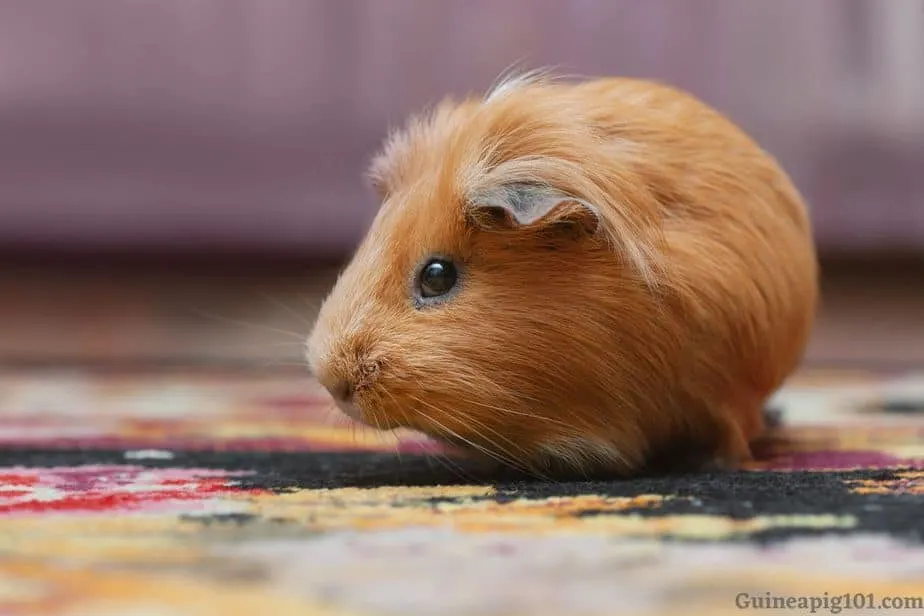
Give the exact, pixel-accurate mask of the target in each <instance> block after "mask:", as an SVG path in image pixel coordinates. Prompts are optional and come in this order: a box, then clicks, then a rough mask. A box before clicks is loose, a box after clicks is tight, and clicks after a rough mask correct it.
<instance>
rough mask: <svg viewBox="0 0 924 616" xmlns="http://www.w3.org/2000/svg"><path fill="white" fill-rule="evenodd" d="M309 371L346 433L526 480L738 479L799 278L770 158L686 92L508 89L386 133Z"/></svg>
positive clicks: (782, 358) (784, 347)
mask: <svg viewBox="0 0 924 616" xmlns="http://www.w3.org/2000/svg"><path fill="white" fill-rule="evenodd" d="M370 177H371V179H372V183H373V184H374V186H375V188H376V190H377V192H378V195H379V197H380V201H381V206H380V209H379V211H378V213H377V215H376V216H375V218H374V220H373V222H372V225H371V227H370V229H369V231H368V233H367V235H366V237H365V238H364V239H363V241H362V242H361V243H360V245H359V247H358V249H357V250H356V252H355V254H354V256H353V258H352V260H351V261H350V263H349V264H348V265H347V267H346V268H345V269H344V270H343V272H342V273H341V275H340V277H339V279H338V281H337V283H336V284H335V285H334V288H333V289H332V290H331V292H330V294H329V296H328V297H327V298H326V299H325V301H324V303H323V305H322V307H321V310H320V313H319V315H318V319H317V322H316V324H315V327H314V329H313V331H312V332H311V335H310V337H309V340H308V345H307V350H308V360H309V363H310V366H311V368H312V370H313V372H314V374H315V375H316V376H317V378H318V379H319V380H320V382H321V383H322V384H323V385H324V386H325V387H326V388H327V390H328V391H329V392H330V394H331V395H332V397H333V399H334V400H335V401H336V403H337V405H338V406H339V407H340V408H341V409H342V410H343V411H344V412H345V413H346V414H348V415H349V416H351V417H353V418H354V419H356V420H358V421H360V422H363V423H365V424H368V425H369V426H373V427H375V428H379V429H392V428H396V427H406V428H411V429H414V430H419V431H421V432H424V433H426V434H428V435H430V436H432V437H434V438H436V439H439V440H441V441H443V442H446V443H449V444H452V445H457V446H461V447H463V448H465V449H467V450H469V451H471V452H477V453H479V454H481V455H484V456H487V457H490V458H493V459H495V460H499V461H502V462H503V463H505V464H507V465H510V466H512V467H516V468H519V469H522V470H526V471H530V472H544V471H545V470H547V469H549V468H551V467H553V466H554V467H560V466H564V467H566V468H568V469H571V470H576V471H595V472H598V471H605V472H611V473H614V474H631V473H634V472H638V471H639V470H641V469H643V468H644V467H645V466H646V465H647V464H648V463H649V462H650V461H651V460H652V459H654V458H658V457H661V456H670V454H671V452H674V451H678V452H679V451H695V452H697V456H698V458H697V459H700V458H701V459H703V460H708V461H710V462H718V463H720V464H722V465H724V466H727V467H735V466H737V465H738V464H740V462H742V461H745V460H747V459H749V457H750V443H751V442H752V441H753V440H754V439H755V438H756V437H758V436H760V435H761V433H762V432H763V430H764V425H763V412H762V411H763V406H764V403H765V401H766V400H767V398H768V397H769V396H771V395H772V394H773V392H774V391H775V390H776V389H778V388H779V387H780V386H781V384H782V383H783V382H784V381H785V379H786V378H787V377H788V376H789V375H790V374H791V372H792V371H793V370H794V369H795V367H796V366H797V365H798V363H799V361H800V359H801V356H802V354H803V352H804V350H805V346H806V343H807V339H808V337H809V334H810V330H811V327H812V324H813V321H814V316H815V310H816V302H817V294H818V280H817V278H818V268H817V260H816V254H815V247H814V243H813V238H812V229H811V225H810V222H809V217H808V215H807V210H806V207H805V205H804V203H803V200H802V198H801V196H800V194H799V193H798V191H797V189H796V188H795V187H794V186H793V184H792V182H791V181H790V179H789V178H788V177H787V175H786V173H785V172H784V171H783V169H781V167H780V166H779V164H778V163H777V162H776V161H775V160H774V158H773V157H772V156H770V155H769V154H768V153H767V152H765V151H764V150H763V149H761V147H760V146H759V145H758V144H756V143H755V142H754V141H753V140H752V139H751V138H750V137H749V136H748V135H746V134H745V133H744V132H743V131H742V130H741V129H739V128H738V127H736V126H735V125H734V124H733V123H732V122H731V121H729V120H728V119H726V118H725V117H724V116H723V115H722V114H720V113H719V112H718V111H716V110H714V109H712V108H710V107H709V106H707V105H706V104H705V103H703V102H702V101H700V100H699V99H697V98H695V97H693V96H692V95H690V94H688V93H685V92H683V91H680V90H677V89H675V88H672V87H670V86H667V85H662V84H658V83H653V82H649V81H643V80H634V79H626V78H606V79H593V80H586V81H581V82H564V81H559V80H556V79H553V78H550V77H547V76H544V75H542V74H538V73H537V74H529V75H525V76H519V77H513V78H510V79H507V80H505V81H504V82H502V83H501V84H500V85H498V86H496V87H495V88H494V89H492V90H491V91H490V92H489V93H488V94H487V95H486V96H484V97H478V98H475V97H472V98H468V99H464V100H460V101H452V100H446V101H444V102H442V103H440V104H439V105H437V106H436V107H434V108H433V109H432V110H430V111H429V112H428V113H425V114H421V115H419V116H416V117H414V118H412V119H411V120H410V121H409V122H408V123H407V125H406V126H405V127H403V128H402V129H401V130H398V131H396V132H395V133H393V134H392V135H391V136H390V137H389V139H388V140H387V142H386V144H385V146H384V148H383V150H382V151H381V153H380V154H379V155H378V156H377V157H376V158H375V159H374V161H373V163H372V166H371V171H370Z"/></svg>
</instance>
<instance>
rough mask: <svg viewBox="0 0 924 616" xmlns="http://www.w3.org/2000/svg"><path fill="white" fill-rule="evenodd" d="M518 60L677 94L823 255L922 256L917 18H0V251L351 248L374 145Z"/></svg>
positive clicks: (296, 10) (783, 5)
mask: <svg viewBox="0 0 924 616" xmlns="http://www.w3.org/2000/svg"><path fill="white" fill-rule="evenodd" d="M517 60H522V61H523V63H524V65H525V66H536V65H546V64H552V65H558V66H560V67H561V68H562V70H563V71H564V72H569V73H581V74H629V75H638V76H649V77H656V78H661V79H666V80H669V81H671V82H674V83H676V84H677V85H680V86H682V87H686V88H688V89H690V90H692V91H694V92H695V93H697V94H699V95H700V96H702V97H703V98H705V99H706V100H708V101H709V102H711V103H713V104H715V105H716V106H718V107H719V108H721V109H723V110H724V111H726V112H727V113H729V114H730V115H731V116H732V117H733V118H734V119H735V120H737V121H738V122H739V123H741V124H742V125H744V126H745V127H746V128H747V129H748V130H750V131H751V132H752V133H753V134H754V135H755V136H756V137H757V138H758V139H759V140H761V141H762V142H763V143H764V144H765V146H766V147H767V148H768V149H770V150H771V151H772V152H774V153H775V154H777V155H778V156H779V157H780V158H781V160H782V162H783V163H784V165H785V166H786V167H787V168H788V169H789V170H790V171H791V173H792V174H793V176H794V178H795V179H796V182H797V183H798V184H799V186H800V187H801V188H802V190H803V191H804V192H805V194H806V195H807V197H808V198H809V199H810V201H811V203H812V205H813V211H814V216H815V220H816V224H817V234H818V238H819V242H820V243H821V245H822V246H823V247H824V248H827V249H838V250H859V249H881V248H906V249H915V250H919V251H922V252H924V78H922V75H924V2H921V1H918V0H903V1H895V2H884V1H882V0H815V1H813V2H805V1H804V0H774V1H773V2H749V3H745V2H740V1H738V0H697V1H696V2H688V1H686V0H645V2H639V1H638V0H569V1H568V2H562V1H559V0H548V1H541V0H440V1H439V2H433V1H432V0H328V1H324V0H315V1H311V0H136V1H134V2H125V1H123V0H80V1H79V2H74V1H72V0H57V1H56V0H0V245H2V246H7V247H9V246H20V247H29V246H32V247H48V248H81V247H86V248H93V247H109V248H118V247H125V248H147V249H163V250H175V249H182V248H208V247H227V248H252V249H267V250H299V251H303V252H335V253H337V252H343V251H348V250H350V249H351V248H352V245H353V243H354V242H355V241H356V240H357V239H358V238H359V237H360V236H361V234H362V232H363V230H364V228H365V225H366V224H367V223H368V221H369V219H370V218H371V216H372V215H373V213H374V208H375V203H374V202H373V201H372V199H371V196H370V194H369V193H368V192H367V191H366V189H365V187H364V185H363V183H362V180H361V174H362V172H363V170H364V166H365V164H366V160H367V158H368V157H369V155H371V154H372V153H373V150H374V149H375V147H376V146H377V144H378V142H379V140H380V139H381V138H382V137H383V136H384V135H385V133H386V130H387V129H388V127H389V126H392V125H394V124H396V123H397V122H399V121H400V120H401V119H402V118H403V117H404V116H405V114H407V113H408V112H409V111H412V110H416V109H418V108H419V107H421V106H422V105H426V104H428V103H431V102H433V101H434V100H436V99H437V98H439V97H441V96H442V95H444V94H456V95H461V94H465V93H466V92H470V91H478V90H482V89H483V88H485V87H486V86H488V85H489V84H490V83H491V81H492V80H493V79H494V78H495V77H496V76H497V74H498V73H500V72H501V71H502V70H503V69H504V68H505V67H507V66H509V65H510V64H511V63H513V62H514V61H517Z"/></svg>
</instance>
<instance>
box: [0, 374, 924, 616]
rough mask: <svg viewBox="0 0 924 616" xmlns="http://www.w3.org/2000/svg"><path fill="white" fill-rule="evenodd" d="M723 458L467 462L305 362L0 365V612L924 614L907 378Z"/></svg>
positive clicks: (785, 421)
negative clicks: (103, 368)
mask: <svg viewBox="0 0 924 616" xmlns="http://www.w3.org/2000/svg"><path fill="white" fill-rule="evenodd" d="M773 408H774V411H775V412H776V413H778V414H779V419H780V421H781V422H782V425H784V426H785V428H783V430H782V431H783V432H784V433H785V435H786V436H787V437H788V438H787V439H786V441H787V444H785V445H783V444H781V443H782V442H777V443H776V444H775V445H771V446H769V447H768V448H767V450H766V451H764V452H762V459H761V461H760V462H758V463H755V464H754V465H753V467H752V468H750V469H748V470H745V471H742V472H738V473H724V474H694V475H687V476H660V477H646V478H640V479H636V480H632V481H575V482H562V481H559V482H554V481H553V482H543V481H528V480H524V479H522V478H517V477H512V476H511V477H503V476H498V477H478V476H473V475H472V474H471V472H472V471H470V469H466V468H464V467H462V466H460V465H459V463H458V462H457V461H453V460H450V459H447V458H444V457H440V456H438V455H436V450H435V449H434V448H433V446H432V445H431V444H429V443H427V442H426V441H425V440H423V439H420V438H419V437H416V436H415V435H411V434H395V435H382V434H376V433H372V432H369V431H365V430H362V429H358V428H356V427H354V426H352V425H349V424H347V423H345V421H344V420H341V419H339V418H338V417H337V416H335V415H333V414H332V413H330V412H329V411H328V410H327V408H326V405H325V402H324V398H323V396H321V394H320V393H319V391H318V389H317V387H316V386H315V385H314V384H313V383H312V382H311V381H309V380H308V379H307V378H306V377H303V376H301V375H296V376H292V375H285V374H283V375H270V376H267V375H259V376H255V375H245V374H243V373H241V372H229V373H227V374H214V373H206V372H190V371H187V372H184V373H182V374H175V373H167V372H163V373H157V374H147V375H131V374H112V373H110V374H99V373H98V374H85V373H80V372H68V371H63V372H51V371H40V372H37V371H32V372H28V371H22V372H6V373H4V374H3V375H2V376H0V614H3V615H4V616H6V615H11V616H12V615H17V616H19V615H23V616H25V615H29V616H34V615H39V614H41V615H49V616H64V615H66V616H78V615H79V616H110V615H111V616H116V615H117V616H142V615H143V616H161V615H164V616H166V615H170V616H174V615H177V616H179V615H183V616H186V615H189V616H202V615H212V614H214V615H222V616H225V615H237V614H240V615H247V616H250V615H255V614H280V615H282V614H293V615H294V614H299V615H318V616H320V615H323V616H335V615H336V616H347V615H355V616H372V615H396V616H397V615H400V616H418V615H421V616H422V615H427V616H430V615H435V614H446V615H457V616H467V615H475V614H478V615H492V616H493V615H497V616H500V615H505V616H509V615H519V614H524V615H532V616H545V615H555V616H561V615H572V614H573V615H587V616H591V615H594V616H596V615H601V616H603V615H606V616H611V615H613V614H632V615H635V616H648V615H666V614H681V613H682V614H737V613H740V612H742V611H748V610H757V611H760V612H761V613H767V614H784V613H785V614H794V613H797V614H809V613H813V614H814V613H819V614H825V613H827V614H838V613H851V614H873V613H895V614H924V372H922V373H919V374H915V373H903V374H874V373H865V372H825V371H815V372H806V373H804V374H802V375H800V376H799V377H798V378H796V379H794V380H793V381H792V382H791V383H790V385H789V386H788V387H787V388H786V389H785V390H784V391H783V392H781V393H780V395H779V396H777V398H776V399H775V400H774V403H773Z"/></svg>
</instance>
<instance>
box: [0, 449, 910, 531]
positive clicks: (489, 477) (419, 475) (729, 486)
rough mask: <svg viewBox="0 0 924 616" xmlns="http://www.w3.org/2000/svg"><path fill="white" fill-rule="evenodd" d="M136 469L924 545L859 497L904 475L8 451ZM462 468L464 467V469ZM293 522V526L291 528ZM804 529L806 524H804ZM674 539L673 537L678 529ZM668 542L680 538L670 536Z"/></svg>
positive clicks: (7, 455)
mask: <svg viewBox="0 0 924 616" xmlns="http://www.w3.org/2000/svg"><path fill="white" fill-rule="evenodd" d="M91 464H126V465H140V466H144V467H148V468H201V469H222V470H227V471H248V472H250V473H252V474H249V475H246V476H244V477H241V478H240V480H239V481H240V488H241V489H242V490H247V489H260V490H269V491H274V492H286V491H289V490H296V489H324V488H327V489H337V488H353V487H359V488H369V487H399V486H401V487H406V486H440V485H443V486H448V485H489V486H492V487H494V488H495V493H494V494H492V495H491V496H486V497H465V498H464V499H463V498H458V499H457V498H452V497H442V498H433V499H425V500H427V501H432V504H434V505H435V504H437V503H438V502H447V501H451V502H459V503H463V502H465V501H478V500H490V501H494V502H498V503H509V502H511V501H514V500H524V499H525V500H541V499H547V498H553V497H569V496H572V497H573V496H586V495H596V496H604V497H636V496H642V495H656V496H661V497H664V500H663V501H661V502H659V503H658V504H655V505H650V506H638V507H630V508H626V509H619V510H615V511H614V510H603V509H601V510H594V509H587V510H583V511H581V512H579V513H577V514H575V515H578V516H581V517H583V516H597V515H599V516H643V517H651V516H653V517H665V516H688V515H697V516H716V517H721V518H727V519H730V520H732V521H747V520H752V519H757V518H766V517H768V516H787V517H791V518H792V520H793V522H794V523H793V525H792V527H787V525H786V524H783V525H773V528H772V529H771V530H761V529H760V528H756V529H750V530H748V529H742V531H741V533H740V534H739V535H737V536H736V538H737V540H748V541H759V542H770V541H777V540H782V539H786V538H789V537H793V536H806V535H826V534H832V533H833V534H857V533H888V534H890V535H893V536H896V537H901V538H904V539H907V540H912V541H922V540H924V494H921V493H915V492H914V491H912V490H909V491H903V490H902V489H901V488H900V487H899V488H898V489H890V490H888V491H886V490H883V491H882V492H881V493H877V491H876V490H867V491H863V490H859V491H858V490H855V489H854V487H859V486H861V485H863V484H865V483H867V482H871V483H872V485H875V484H878V483H881V482H890V483H893V482H897V483H899V484H900V483H901V481H902V478H901V476H900V474H899V473H900V470H899V469H893V470H857V471H844V472H840V471H838V472H833V471H832V472H809V471H797V472H784V471H760V472H754V471H739V472H702V473H686V474H667V475H657V476H656V475H649V476H642V477H637V478H632V479H613V478H609V479H607V478H593V479H580V480H579V479H570V480H565V479H556V480H541V479H535V478H529V477H526V476H524V475H522V474H520V473H516V472H513V471H509V470H502V469H495V470H494V471H492V472H485V471H484V470H479V469H477V468H474V467H467V466H465V465H464V464H463V463H461V462H454V463H453V466H452V467H450V466H448V465H447V463H446V462H445V461H442V462H441V461H439V460H437V459H436V458H433V457H429V456H423V455H402V456H401V457H398V456H396V455H394V454H381V453H362V452H351V453H276V452H220V451H196V452H193V451H185V452H175V457H174V458H173V459H170V460H126V457H125V453H124V452H123V451H115V450H108V451H107V450H31V449H6V450H3V451H0V466H2V467H7V468H9V467H17V466H19V467H33V468H34V467H54V466H80V465H91ZM456 465H458V468H456ZM807 516H830V517H832V518H836V519H835V520H833V521H832V523H830V524H828V523H824V524H817V525H813V524H811V523H810V520H808V518H807ZM199 521H200V522H234V523H246V522H247V521H248V520H247V519H236V518H229V519H223V518H221V519H218V518H216V519H215V520H212V519H211V518H207V519H205V520H199ZM283 522H284V521H283ZM800 522H801V523H800ZM668 535H669V532H668ZM666 538H668V539H669V538H670V537H669V536H668V537H666Z"/></svg>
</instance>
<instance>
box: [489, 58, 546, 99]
mask: <svg viewBox="0 0 924 616" xmlns="http://www.w3.org/2000/svg"><path fill="white" fill-rule="evenodd" d="M552 79H553V72H552V69H551V68H549V67H545V68H537V69H533V70H529V71H523V72H516V71H505V72H504V73H502V74H501V76H500V77H499V78H498V80H497V82H496V83H495V84H494V85H493V86H492V87H491V88H490V89H489V90H488V92H487V94H485V97H484V102H485V103H490V102H492V101H496V100H498V99H500V98H503V97H504V96H507V95H508V94H510V93H511V92H514V91H516V90H519V89H521V88H525V87H528V86H532V85H537V84H541V83H546V82H548V81H551V80H552Z"/></svg>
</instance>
